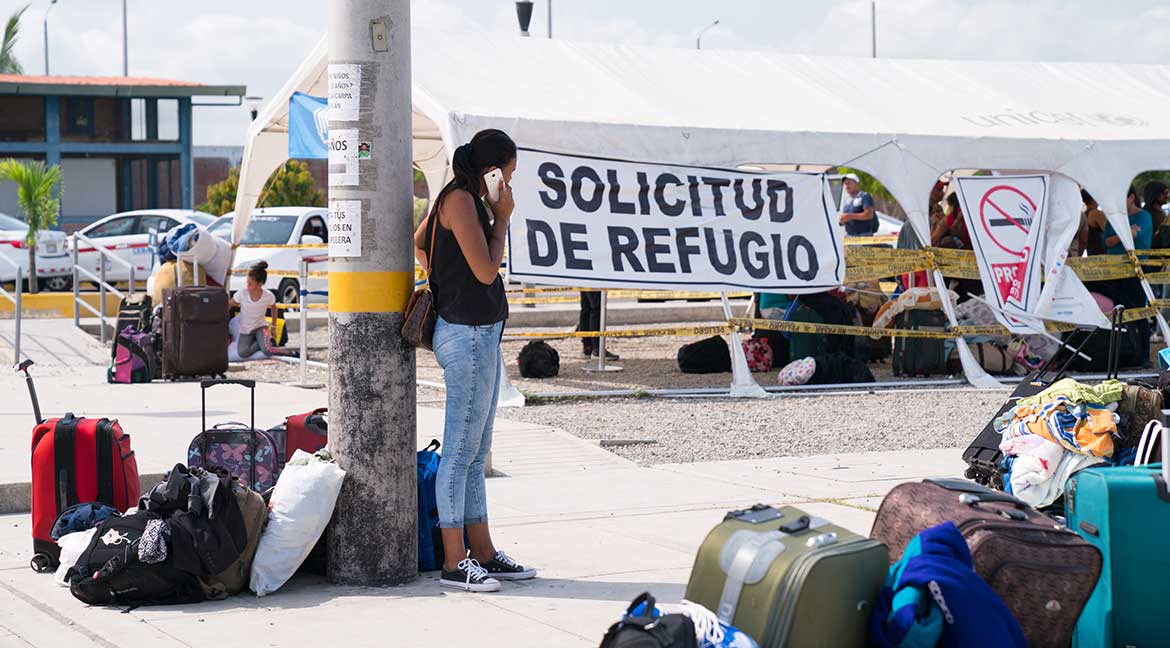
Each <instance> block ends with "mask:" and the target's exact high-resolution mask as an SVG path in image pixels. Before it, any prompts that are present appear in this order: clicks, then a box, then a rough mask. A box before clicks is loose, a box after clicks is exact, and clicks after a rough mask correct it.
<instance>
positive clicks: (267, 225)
mask: <svg viewBox="0 0 1170 648" xmlns="http://www.w3.org/2000/svg"><path fill="white" fill-rule="evenodd" d="M296 226H297V217H296V216H287V215H280V214H254V215H253V216H252V221H251V222H250V223H248V229H247V231H245V232H244V238H243V240H241V241H240V244H241V245H281V244H285V243H288V239H289V237H290V236H292V233H293V228H295V227H296ZM210 231H211V233H213V234H215V235H216V236H219V237H222V238H230V237H231V235H232V219H231V218H221V219H219V220H218V221H216V223H215V226H213V227H212V228H211V230H210Z"/></svg>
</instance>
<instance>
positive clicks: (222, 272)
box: [189, 225, 232, 286]
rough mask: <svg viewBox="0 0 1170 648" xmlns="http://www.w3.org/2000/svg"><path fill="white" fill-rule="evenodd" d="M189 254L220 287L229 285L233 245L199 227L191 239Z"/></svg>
mask: <svg viewBox="0 0 1170 648" xmlns="http://www.w3.org/2000/svg"><path fill="white" fill-rule="evenodd" d="M189 254H191V255H194V257H195V260H197V261H198V262H199V265H200V266H202V267H203V271H204V272H206V273H207V276H208V277H210V278H211V279H212V280H213V281H215V282H216V283H218V284H220V285H223V286H226V285H227V272H228V265H229V264H230V263H231V260H232V244H231V243H228V242H227V241H225V240H224V239H222V238H220V237H218V236H216V235H214V234H212V233H210V232H208V231H207V228H205V227H203V226H202V225H197V226H196V228H195V234H194V235H193V236H192V237H191V249H190V250H189Z"/></svg>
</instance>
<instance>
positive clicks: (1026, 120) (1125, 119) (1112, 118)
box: [961, 108, 1150, 128]
mask: <svg viewBox="0 0 1170 648" xmlns="http://www.w3.org/2000/svg"><path fill="white" fill-rule="evenodd" d="M961 118H962V119H963V120H964V121H967V122H969V123H971V124H974V125H976V126H978V127H980V128H1012V127H1016V126H1045V125H1048V124H1061V125H1072V126H1115V127H1122V128H1142V127H1145V126H1149V125H1150V123H1149V122H1147V121H1146V120H1144V119H1142V118H1140V117H1135V116H1133V115H1118V114H1113V113H1078V112H1048V111H1046V110H1031V111H1023V110H1014V109H1010V108H1009V109H1007V110H1005V111H1004V112H1001V113H991V114H986V115H961Z"/></svg>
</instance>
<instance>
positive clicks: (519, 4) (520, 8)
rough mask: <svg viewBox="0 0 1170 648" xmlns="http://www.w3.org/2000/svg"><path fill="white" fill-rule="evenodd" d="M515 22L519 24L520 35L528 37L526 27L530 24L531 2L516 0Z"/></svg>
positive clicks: (528, 0)
mask: <svg viewBox="0 0 1170 648" xmlns="http://www.w3.org/2000/svg"><path fill="white" fill-rule="evenodd" d="M516 20H517V21H519V22H520V35H521V36H530V35H531V34H529V33H528V26H529V25H531V24H532V0H516Z"/></svg>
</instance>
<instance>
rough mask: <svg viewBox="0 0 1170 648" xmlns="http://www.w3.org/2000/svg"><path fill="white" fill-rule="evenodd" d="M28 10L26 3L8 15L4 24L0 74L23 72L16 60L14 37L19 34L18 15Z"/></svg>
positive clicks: (0, 43)
mask: <svg viewBox="0 0 1170 648" xmlns="http://www.w3.org/2000/svg"><path fill="white" fill-rule="evenodd" d="M25 11H28V5H25V6H24V8H23V9H20V10H18V11H17V12H16V13H14V14H12V15H11V16H9V17H8V22H7V23H6V24H5V25H4V40H2V41H0V74H24V68H23V67H21V65H20V61H18V60H16V54H15V53H14V52H13V50H14V49H16V38H17V36H19V35H20V17H21V16H23V15H24V12H25Z"/></svg>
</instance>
